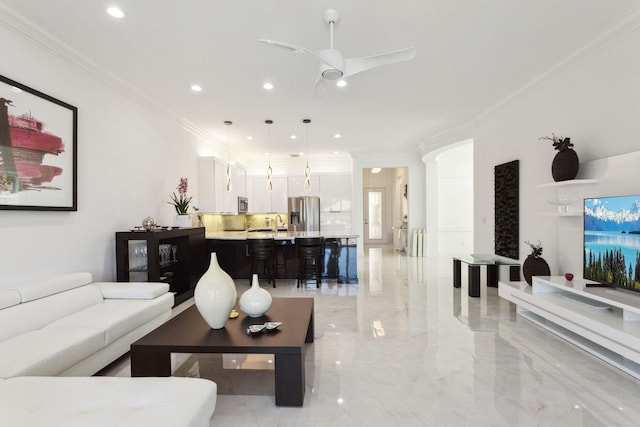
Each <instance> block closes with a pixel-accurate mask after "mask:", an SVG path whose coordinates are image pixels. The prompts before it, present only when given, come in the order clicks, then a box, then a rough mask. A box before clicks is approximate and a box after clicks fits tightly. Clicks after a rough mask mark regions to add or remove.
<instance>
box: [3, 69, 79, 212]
mask: <svg viewBox="0 0 640 427" xmlns="http://www.w3.org/2000/svg"><path fill="white" fill-rule="evenodd" d="M77 188H78V109H77V108H76V107H74V106H73V105H70V104H67V103H66V102H63V101H61V100H59V99H56V98H54V97H52V96H50V95H47V94H45V93H42V92H40V91H38V90H35V89H32V88H30V87H28V86H26V85H24V84H22V83H19V82H17V81H15V80H12V79H10V78H7V77H5V76H2V75H0V210H34V211H77V210H78V190H77Z"/></svg>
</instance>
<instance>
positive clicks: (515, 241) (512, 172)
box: [493, 160, 520, 259]
mask: <svg viewBox="0 0 640 427" xmlns="http://www.w3.org/2000/svg"><path fill="white" fill-rule="evenodd" d="M519 181H520V164H519V162H518V160H514V161H512V162H509V163H503V164H501V165H498V166H496V167H495V168H494V199H493V200H494V203H495V208H494V211H495V226H494V227H495V228H494V229H495V241H494V252H495V253H496V255H502V256H505V257H508V258H513V259H518V257H519V254H520V251H519V249H520V247H519V242H520V237H519V234H518V229H519V225H520V224H519V222H520V221H519V217H520V212H519V204H520V201H519V186H520V185H519Z"/></svg>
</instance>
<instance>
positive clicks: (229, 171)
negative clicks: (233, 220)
mask: <svg viewBox="0 0 640 427" xmlns="http://www.w3.org/2000/svg"><path fill="white" fill-rule="evenodd" d="M224 124H225V125H227V192H229V193H230V192H231V188H232V186H231V163H230V157H231V156H230V154H229V153H230V151H231V141H230V139H229V131H230V127H229V126H231V125H232V124H233V122H230V121H229V120H225V122H224Z"/></svg>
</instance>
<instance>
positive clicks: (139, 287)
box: [93, 282, 169, 299]
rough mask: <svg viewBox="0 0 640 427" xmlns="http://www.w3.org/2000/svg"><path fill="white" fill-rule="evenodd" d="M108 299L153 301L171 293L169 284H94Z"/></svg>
mask: <svg viewBox="0 0 640 427" xmlns="http://www.w3.org/2000/svg"><path fill="white" fill-rule="evenodd" d="M93 285H94V286H97V287H98V288H99V289H100V291H101V292H102V297H103V298H106V299H153V298H156V297H159V296H160V295H162V294H166V293H167V292H169V284H168V283H152V282H130V283H113V282H111V283H104V282H96V283H93Z"/></svg>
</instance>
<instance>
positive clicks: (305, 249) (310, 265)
mask: <svg viewBox="0 0 640 427" xmlns="http://www.w3.org/2000/svg"><path fill="white" fill-rule="evenodd" d="M323 243H324V239H323V238H322V237H296V253H297V254H298V285H297V286H298V287H300V281H301V280H302V281H306V280H307V279H313V278H314V276H315V279H316V284H317V285H318V286H320V281H321V280H322V255H323V252H324V244H323Z"/></svg>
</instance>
